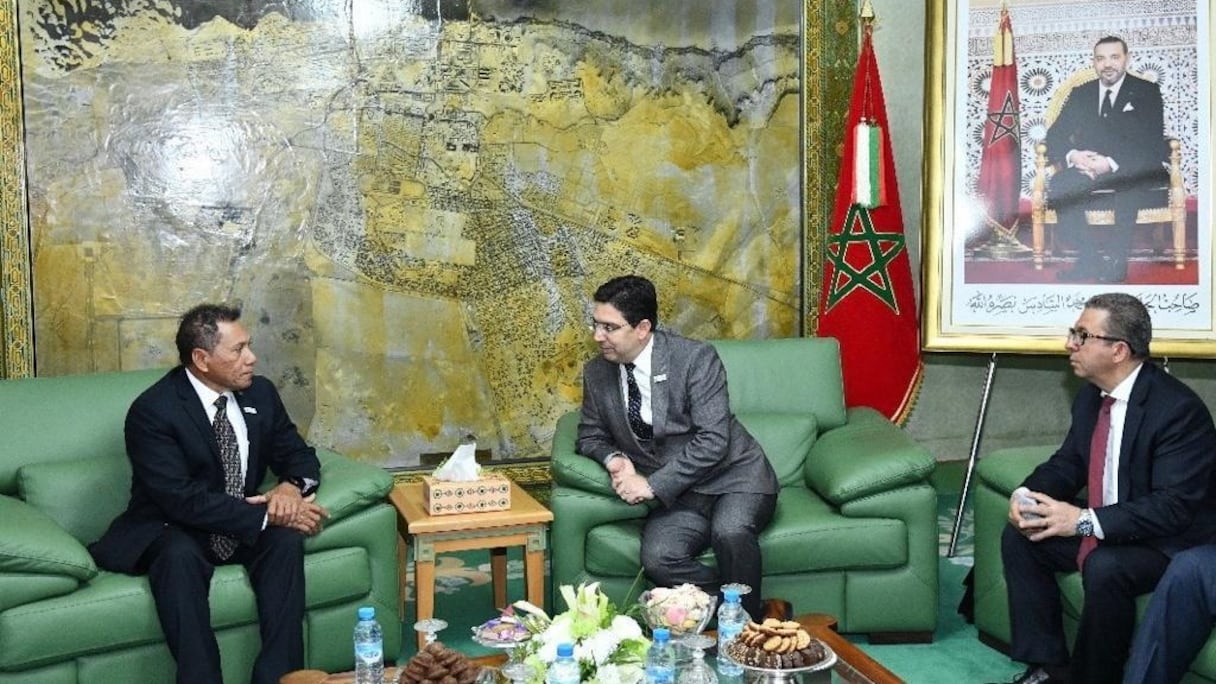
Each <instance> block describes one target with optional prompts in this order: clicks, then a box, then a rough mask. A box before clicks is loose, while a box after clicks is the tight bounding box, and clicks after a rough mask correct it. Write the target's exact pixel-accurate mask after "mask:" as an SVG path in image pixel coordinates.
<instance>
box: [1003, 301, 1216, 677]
mask: <svg viewBox="0 0 1216 684" xmlns="http://www.w3.org/2000/svg"><path fill="white" fill-rule="evenodd" d="M1151 339H1152V321H1151V320H1150V319H1149V315H1148V311H1147V310H1146V309H1145V307H1144V305H1143V304H1142V303H1141V302H1140V300H1138V299H1136V298H1135V297H1132V296H1131V295H1128V294H1123V293H1108V294H1100V295H1095V296H1094V297H1091V298H1090V299H1089V301H1087V302H1086V303H1085V309H1084V311H1082V313H1081V316H1080V318H1078V319H1077V322H1076V324H1075V327H1074V328H1072V329H1070V330H1069V333H1068V342H1067V345H1066V348H1067V349H1068V352H1069V361H1070V362H1071V364H1072V368H1073V372H1074V373H1076V375H1077V377H1080V378H1083V379H1085V380H1088V381H1089V384H1087V385H1085V387H1083V388H1082V389H1081V391H1080V392H1078V393H1077V396H1076V399H1075V400H1074V401H1073V405H1072V425H1071V426H1070V428H1069V430H1068V435H1067V436H1066V437H1065V438H1064V443H1063V444H1062V445H1061V446H1060V448H1059V449H1058V450H1057V451H1056V452H1055V453H1054V454H1052V456H1051V457H1050V458H1049V459H1048V460H1047V461H1045V462H1044V463H1043V464H1041V465H1040V466H1039V467H1037V468H1035V470H1034V471H1033V472H1032V473H1031V474H1030V475H1029V477H1027V478H1026V480H1025V482H1023V483H1022V486H1021V487H1019V488H1018V489H1017V490H1016V491H1014V493H1013V496H1012V497H1011V499H1010V503H1009V523H1010V524H1009V526H1008V527H1006V528H1005V532H1004V534H1003V536H1002V538H1001V558H1002V560H1003V562H1004V566H1005V581H1006V584H1007V585H1008V590H1009V613H1010V626H1011V633H1012V639H1011V642H1012V643H1011V645H1010V655H1011V656H1012V657H1013V659H1014V660H1018V661H1021V662H1024V663H1027V664H1028V665H1029V667H1028V669H1027V670H1026V672H1024V673H1023V674H1022V675H1020V676H1019V678H1018V679H1016V680H1015V681H1016V682H1023V683H1026V684H1031V683H1038V682H1053V681H1073V682H1094V683H1101V684H1106V683H1109V682H1118V681H1119V680H1120V678H1121V677H1122V673H1123V664H1124V661H1125V660H1126V658H1127V650H1128V645H1129V644H1130V642H1131V636H1132V630H1133V627H1134V625H1135V620H1136V608H1135V598H1136V596H1137V595H1138V594H1143V593H1145V592H1148V591H1152V589H1153V587H1154V586H1155V585H1156V584H1157V580H1158V579H1159V578H1160V577H1161V574H1162V573H1163V572H1165V568H1166V565H1167V564H1168V563H1169V559H1170V557H1171V556H1173V555H1174V554H1175V553H1177V552H1179V551H1182V550H1183V549H1186V548H1189V547H1191V546H1195V545H1197V544H1202V543H1205V542H1207V541H1209V540H1211V539H1212V538H1213V535H1214V534H1216V487H1213V467H1212V465H1213V456H1212V455H1213V452H1214V451H1216V428H1213V425H1212V416H1211V414H1210V413H1209V412H1208V409H1207V407H1206V406H1204V404H1203V402H1202V401H1201V400H1200V399H1199V397H1198V396H1196V395H1195V393H1194V392H1193V391H1191V389H1190V388H1189V387H1187V386H1186V385H1184V384H1183V383H1182V382H1181V381H1179V380H1177V379H1175V378H1174V376H1172V375H1170V374H1168V373H1166V372H1165V371H1163V370H1161V369H1160V368H1158V367H1157V366H1156V365H1154V364H1153V363H1152V362H1151V361H1150V360H1149V358H1148V354H1149V342H1150V340H1151ZM1082 489H1086V490H1087V495H1086V496H1087V498H1086V505H1085V506H1077V505H1074V504H1073V503H1072V501H1073V500H1074V498H1075V497H1077V495H1078V494H1079V493H1080V491H1081V490H1082ZM1027 497H1028V498H1027ZM1078 567H1080V569H1081V576H1082V581H1083V583H1084V586H1085V602H1084V605H1083V606H1082V608H1081V616H1080V622H1079V625H1078V629H1077V635H1076V641H1075V643H1074V647H1073V654H1072V658H1071V680H1069V679H1068V670H1069V665H1070V658H1069V654H1068V649H1067V646H1066V643H1065V639H1064V629H1063V624H1062V604H1061V597H1060V589H1059V585H1057V584H1056V573H1057V572H1071V571H1073V570H1076V569H1078Z"/></svg>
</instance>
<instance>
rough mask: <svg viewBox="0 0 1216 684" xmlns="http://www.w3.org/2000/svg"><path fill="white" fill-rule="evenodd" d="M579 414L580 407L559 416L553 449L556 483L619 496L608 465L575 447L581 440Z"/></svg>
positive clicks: (553, 474)
mask: <svg viewBox="0 0 1216 684" xmlns="http://www.w3.org/2000/svg"><path fill="white" fill-rule="evenodd" d="M578 418H579V413H578V411H571V412H569V413H567V414H566V415H564V416H562V417H561V418H559V419H558V420H557V429H556V430H555V431H554V433H553V448H552V449H551V450H550V452H549V455H550V459H549V469H550V471H551V472H552V478H553V484H554V485H556V486H560V487H570V488H573V489H578V490H581V491H584V492H590V493H592V494H600V495H602V496H608V497H612V498H613V499H616V498H617V495H616V492H615V491H614V490H613V489H612V478H611V477H610V476H609V475H608V471H607V470H606V469H605V468H604V466H603V465H601V464H599V463H596V462H595V461H594V460H592V459H590V458H587V457H586V456H583V455H582V454H579V453H577V452H576V451H575V450H574V449H575V444H576V442H577V440H578Z"/></svg>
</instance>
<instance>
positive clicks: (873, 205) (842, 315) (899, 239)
mask: <svg viewBox="0 0 1216 684" xmlns="http://www.w3.org/2000/svg"><path fill="white" fill-rule="evenodd" d="M872 30H873V28H872V25H871V24H870V23H869V22H866V23H865V31H864V34H863V38H862V45H861V56H860V58H859V59H858V62H857V73H856V75H855V77H854V79H853V99H852V102H851V103H850V105H849V119H848V130H847V131H846V134H845V136H844V159H843V162H842V164H841V168H840V182H839V184H838V185H837V186H836V204H835V207H834V210H833V212H832V224H831V227H830V232H829V235H828V239H827V245H826V250H825V251H826V253H825V260H824V266H823V289H822V291H821V292H820V296H819V330H818V334H819V335H820V336H822V337H835V338H836V339H837V340H839V341H840V360H841V365H842V367H843V372H844V396H845V404H846V405H847V406H850V407H852V406H869V407H872V408H875V409H877V410H878V411H879V412H881V413H882V414H884V415H886V416H887V417H888V418H890V419H892V420H894V421H896V422H899V423H902V422H904V420H906V419H907V416H908V413H909V412H910V411H911V409H912V403H913V401H914V399H915V397H916V392H917V390H918V389H919V387H920V377H921V369H922V366H921V359H920V328H919V324H918V322H917V310H916V302H915V295H914V293H913V290H912V267H911V263H910V261H909V259H908V249H907V244H906V243H905V241H904V219H903V214H902V212H901V211H900V208H899V187H898V185H897V184H896V180H895V166H894V164H893V163H892V159H893V157H892V155H891V139H890V136H888V135H885V134H884V133H885V131H887V130H888V129H887V109H886V103H885V102H884V100H883V95H882V81H881V80H880V79H879V75H878V62H877V61H876V60H875V58H874V48H873V45H872V41H871V32H872Z"/></svg>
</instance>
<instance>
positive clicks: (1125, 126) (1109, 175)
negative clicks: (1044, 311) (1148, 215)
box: [1046, 36, 1169, 283]
mask: <svg viewBox="0 0 1216 684" xmlns="http://www.w3.org/2000/svg"><path fill="white" fill-rule="evenodd" d="M1129 57H1130V56H1129V54H1128V52H1127V44H1126V43H1124V42H1123V40H1122V39H1120V38H1116V37H1114V36H1107V37H1105V38H1103V39H1101V40H1099V41H1098V43H1097V44H1096V45H1095V46H1094V71H1096V72H1097V75H1098V77H1097V79H1095V80H1093V81H1090V82H1088V83H1085V84H1083V85H1080V86H1077V87H1076V88H1074V89H1073V90H1072V92H1071V93H1069V95H1068V99H1067V100H1066V101H1065V103H1064V106H1063V108H1062V109H1061V110H1060V114H1059V116H1058V117H1057V118H1056V120H1055V122H1053V123H1052V125H1051V128H1050V129H1048V131H1047V139H1046V143H1047V156H1048V160H1049V161H1050V162H1051V163H1052V164H1055V165H1056V167H1057V168H1058V169H1060V170H1059V171H1058V172H1057V173H1056V174H1055V175H1054V176H1052V178H1051V183H1050V187H1049V188H1048V202H1049V205H1050V206H1051V207H1052V208H1053V209H1055V211H1056V219H1057V226H1059V229H1060V230H1061V231H1062V237H1063V238H1065V239H1067V240H1068V241H1070V242H1071V243H1072V244H1073V246H1074V247H1075V248H1076V249H1077V250H1078V252H1079V256H1078V258H1077V262H1076V264H1074V265H1073V266H1072V268H1070V269H1068V270H1066V271H1062V272H1060V273H1059V276H1058V277H1059V279H1060V280H1064V281H1083V280H1095V279H1096V280H1098V281H1100V282H1106V283H1118V282H1123V281H1124V280H1126V278H1127V254H1128V250H1129V249H1130V247H1131V241H1132V230H1133V228H1134V224H1135V220H1136V212H1137V211H1138V209H1139V208H1140V207H1143V206H1154V205H1158V206H1159V205H1160V204H1162V203H1163V202H1164V201H1165V196H1164V191H1163V190H1162V188H1163V187H1164V186H1165V185H1166V184H1167V183H1168V180H1169V179H1168V174H1167V172H1166V170H1165V167H1164V166H1163V165H1162V164H1163V163H1164V162H1165V161H1166V159H1167V157H1168V155H1169V153H1168V151H1167V149H1166V146H1165V139H1164V137H1163V136H1164V133H1165V123H1164V107H1163V105H1162V102H1161V90H1160V88H1158V87H1157V84H1156V83H1153V82H1151V81H1146V80H1144V79H1142V78H1137V77H1135V76H1133V75H1131V74H1129V73H1127V63H1128V60H1129ZM1087 209H1089V210H1113V211H1114V218H1115V225H1113V226H1089V225H1088V224H1087V223H1086V220H1085V211H1086V210H1087Z"/></svg>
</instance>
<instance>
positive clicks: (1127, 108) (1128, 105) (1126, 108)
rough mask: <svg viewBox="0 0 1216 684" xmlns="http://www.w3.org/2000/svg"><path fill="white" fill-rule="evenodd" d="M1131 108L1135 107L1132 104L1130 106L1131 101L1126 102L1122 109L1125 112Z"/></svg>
mask: <svg viewBox="0 0 1216 684" xmlns="http://www.w3.org/2000/svg"><path fill="white" fill-rule="evenodd" d="M1133 109H1135V107H1133V106H1132V103H1130V102H1128V103H1127V104H1125V105H1123V111H1125V112H1130V111H1132V110H1133Z"/></svg>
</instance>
